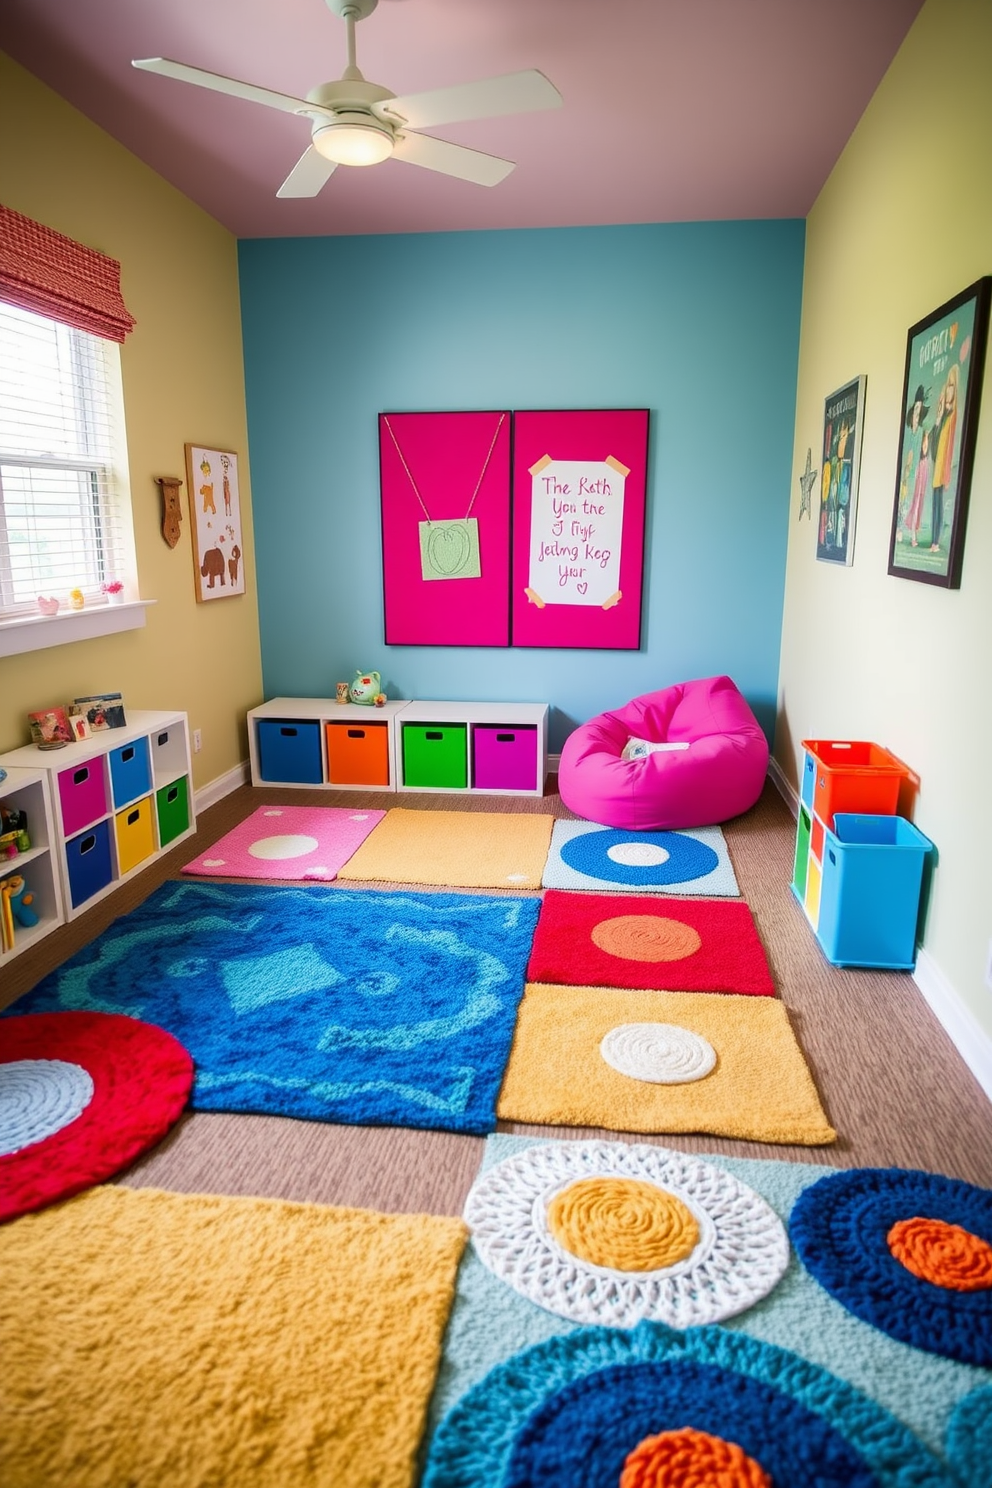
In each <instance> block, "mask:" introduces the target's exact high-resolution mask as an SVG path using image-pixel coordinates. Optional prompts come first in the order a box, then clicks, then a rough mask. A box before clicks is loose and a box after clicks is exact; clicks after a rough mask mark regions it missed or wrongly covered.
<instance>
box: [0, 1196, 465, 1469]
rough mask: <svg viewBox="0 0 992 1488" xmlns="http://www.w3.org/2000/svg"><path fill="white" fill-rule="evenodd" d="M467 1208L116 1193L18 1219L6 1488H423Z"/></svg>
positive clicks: (10, 1250) (1, 1300)
mask: <svg viewBox="0 0 992 1488" xmlns="http://www.w3.org/2000/svg"><path fill="white" fill-rule="evenodd" d="M465 1233H466V1232H465V1226H464V1225H463V1223H462V1222H461V1220H457V1219H440V1218H433V1217H430V1216H427V1215H385V1214H376V1213H370V1212H365V1211H362V1210H358V1209H334V1208H322V1207H320V1206H318V1205H315V1204H291V1203H286V1202H285V1201H282V1200H277V1199H276V1200H273V1199H228V1198H208V1197H202V1196H197V1195H178V1194H170V1193H163V1192H160V1191H158V1190H155V1189H128V1188H116V1187H107V1188H96V1189H92V1190H91V1191H90V1192H89V1193H86V1194H83V1195H81V1196H80V1197H78V1198H75V1199H71V1200H69V1201H68V1202H66V1203H64V1204H60V1205H56V1206H55V1207H53V1208H51V1209H46V1210H43V1211H42V1212H40V1213H38V1214H30V1215H26V1216H24V1217H23V1218H21V1219H18V1220H15V1221H13V1223H11V1224H9V1225H5V1226H3V1227H2V1228H0V1275H2V1277H3V1284H2V1287H0V1358H2V1360H3V1386H2V1390H0V1483H3V1485H4V1488H39V1485H41V1484H46V1485H47V1484H51V1485H52V1488H125V1485H133V1488H138V1485H140V1488H194V1485H196V1488H206V1485H217V1488H221V1485H222V1488H242V1485H244V1488H248V1485H251V1488H269V1485H271V1488H276V1485H278V1488H289V1485H290V1484H292V1485H293V1488H306V1485H313V1488H317V1485H320V1488H329V1485H332V1484H333V1485H341V1488H345V1485H347V1488H409V1485H410V1484H411V1483H412V1482H413V1479H414V1465H415V1458H416V1452H417V1447H418V1442H419V1439H420V1436H421V1432H422V1429H423V1423H424V1418H425V1412H426V1408H427V1403H428V1400H429V1397H430V1393H431V1390H432V1388H433V1385H434V1378H435V1374H436V1372H437V1366H438V1360H439V1357H440V1349H441V1338H442V1335H443V1332H444V1328H445V1324H446V1321H447V1317H448V1311H449V1309H450V1307H451V1300H452V1296H453V1292H454V1281H455V1272H456V1269H457V1266H458V1260H459V1257H460V1255H461V1252H462V1248H463V1246H464V1241H465Z"/></svg>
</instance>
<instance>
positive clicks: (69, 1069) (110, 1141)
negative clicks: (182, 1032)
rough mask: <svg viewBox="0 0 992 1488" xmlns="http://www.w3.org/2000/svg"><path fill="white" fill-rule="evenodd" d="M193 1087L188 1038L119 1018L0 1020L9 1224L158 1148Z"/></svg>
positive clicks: (1, 1177) (2, 1148)
mask: <svg viewBox="0 0 992 1488" xmlns="http://www.w3.org/2000/svg"><path fill="white" fill-rule="evenodd" d="M192 1083H193V1061H192V1059H191V1058H190V1055H189V1054H188V1053H187V1052H186V1050H185V1049H184V1048H183V1046H182V1044H180V1043H179V1041H178V1040H177V1039H175V1038H173V1037H172V1035H171V1034H170V1033H166V1032H165V1031H164V1030H163V1029H161V1028H156V1027H155V1026H154V1025H153V1024H151V1023H141V1022H139V1021H138V1020H137V1019H135V1018H127V1017H124V1016H123V1015H122V1014H119V1013H85V1012H68V1011H67V1012H62V1013H25V1014H23V1015H21V1016H15V1017H10V1018H2V1019H0V1221H3V1220H8V1219H13V1218H14V1217H15V1215H18V1214H24V1213H26V1212H27V1211H29V1210H31V1209H41V1208H43V1207H44V1206H45V1205H46V1204H51V1203H53V1202H54V1201H55V1200H56V1199H64V1198H68V1197H69V1196H70V1195H71V1194H75V1193H79V1192H80V1190H81V1189H84V1188H89V1187H91V1186H92V1185H93V1184H94V1183H100V1182H102V1181H103V1180H104V1179H105V1178H109V1177H111V1176H112V1175H113V1174H114V1173H117V1172H119V1171H120V1169H121V1168H123V1167H126V1166H127V1164H128V1163H129V1162H132V1161H133V1160H134V1158H136V1157H137V1156H138V1155H139V1154H140V1153H142V1152H144V1151H146V1149H147V1148H149V1147H151V1146H153V1145H154V1144H155V1143H156V1142H157V1141H158V1140H159V1139H160V1138H161V1137H163V1136H164V1135H165V1133H166V1132H167V1131H168V1129H169V1127H170V1126H172V1125H173V1123H174V1122H175V1121H176V1120H177V1119H178V1117H179V1115H180V1113H181V1111H182V1109H183V1107H184V1106H185V1105H186V1101H187V1099H188V1097H189V1092H190V1086H191V1085H192Z"/></svg>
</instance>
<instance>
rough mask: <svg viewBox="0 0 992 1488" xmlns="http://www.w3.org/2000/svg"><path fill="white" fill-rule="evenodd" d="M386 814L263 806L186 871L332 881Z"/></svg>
mask: <svg viewBox="0 0 992 1488" xmlns="http://www.w3.org/2000/svg"><path fill="white" fill-rule="evenodd" d="M385 814H386V813H385V812H384V811H363V810H357V811H353V810H351V809H350V808H348V807H346V806H260V807H259V808H258V810H257V811H253V812H252V814H251V816H249V817H248V818H247V819H246V820H245V821H243V822H242V823H241V824H240V826H237V827H235V828H234V830H233V832H228V833H227V835H226V836H225V837H222V838H221V839H220V841H219V842H215V843H214V845H213V847H209V848H207V850H206V852H203V853H201V854H200V856H199V857H198V858H194V859H193V861H192V863H187V864H186V866H185V867H184V869H183V872H184V873H195V874H197V875H200V876H204V877H208V878H211V877H215V878H289V879H296V880H301V879H308V878H309V879H324V880H330V879H332V878H336V877H337V874H338V870H339V869H340V868H341V867H342V865H343V864H344V863H347V861H348V859H349V858H350V857H351V855H352V853H353V852H355V851H356V849H357V848H359V847H360V846H361V844H362V843H363V842H364V841H365V839H366V837H367V836H368V835H369V833H370V832H371V831H372V829H373V828H374V827H375V826H377V825H378V823H379V822H381V821H382V818H383V817H384V816H385Z"/></svg>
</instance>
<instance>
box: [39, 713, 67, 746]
mask: <svg viewBox="0 0 992 1488" xmlns="http://www.w3.org/2000/svg"><path fill="white" fill-rule="evenodd" d="M28 724H29V726H30V729H31V742H32V744H41V745H47V746H51V745H53V744H71V743H72V741H73V739H74V738H75V735H74V734H73V732H72V728H71V726H70V724H69V720H68V718H67V717H66V711H65V709H64V708H45V709H43V710H42V711H41V712H39V713H29V714H28Z"/></svg>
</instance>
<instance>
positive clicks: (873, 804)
mask: <svg viewBox="0 0 992 1488" xmlns="http://www.w3.org/2000/svg"><path fill="white" fill-rule="evenodd" d="M802 743H803V748H804V749H805V751H806V758H805V760H804V762H803V781H802V792H801V794H802V799H803V800H804V801H805V802H806V803H807V805H811V806H812V808H813V810H814V812H815V813H816V815H817V816H818V817H819V818H820V821H821V822H823V823H824V825H825V826H827V827H832V826H833V820H834V812H835V811H852V812H862V813H867V814H868V815H872V816H895V815H896V813H897V811H898V809H899V792H900V789H901V788H902V783H903V781H904V780H909V779H910V778H911V777H912V771H911V770H910V768H909V766H908V765H904V764H903V762H902V760H900V759H897V757H896V756H895V755H894V754H890V752H889V751H888V750H887V749H883V748H882V746H881V745H880V744H871V743H868V742H867V741H865V740H847V739H804V740H803V741H802Z"/></svg>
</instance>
